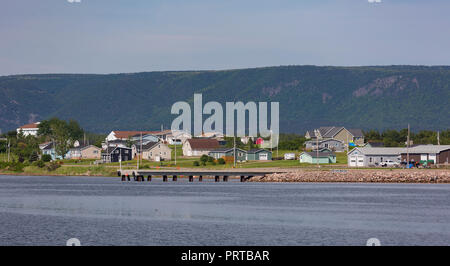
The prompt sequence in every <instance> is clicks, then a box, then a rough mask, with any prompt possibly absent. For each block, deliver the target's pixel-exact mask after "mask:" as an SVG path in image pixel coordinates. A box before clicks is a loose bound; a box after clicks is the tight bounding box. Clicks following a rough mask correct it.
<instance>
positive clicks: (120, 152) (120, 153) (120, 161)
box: [107, 149, 122, 173]
mask: <svg viewBox="0 0 450 266" xmlns="http://www.w3.org/2000/svg"><path fill="white" fill-rule="evenodd" d="M107 150H108V149H107ZM110 156H111V155H110ZM109 161H110V162H111V158H110V159H109ZM119 168H120V172H121V173H122V149H119Z"/></svg>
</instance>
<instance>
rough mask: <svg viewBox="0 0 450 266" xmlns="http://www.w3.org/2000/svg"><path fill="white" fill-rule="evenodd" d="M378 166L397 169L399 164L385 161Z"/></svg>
mask: <svg viewBox="0 0 450 266" xmlns="http://www.w3.org/2000/svg"><path fill="white" fill-rule="evenodd" d="M380 166H381V167H399V166H400V163H398V162H394V161H392V160H387V161H384V162H381V163H380Z"/></svg>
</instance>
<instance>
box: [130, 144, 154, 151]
mask: <svg viewBox="0 0 450 266" xmlns="http://www.w3.org/2000/svg"><path fill="white" fill-rule="evenodd" d="M158 144H159V142H147V143H145V144H142V150H143V151H146V150H149V149H152V148H153V147H155V146H156V145H158ZM134 146H136V150H137V151H138V152H140V150H141V145H140V144H135V145H134Z"/></svg>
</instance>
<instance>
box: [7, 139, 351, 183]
mask: <svg viewBox="0 0 450 266" xmlns="http://www.w3.org/2000/svg"><path fill="white" fill-rule="evenodd" d="M171 148H172V160H171V161H163V162H151V161H146V160H144V161H143V162H142V164H141V165H140V167H139V168H140V169H158V168H193V169H216V170H221V169H230V168H233V167H234V165H233V164H232V163H231V164H224V165H221V164H212V163H207V164H206V165H205V166H194V162H195V161H198V162H200V158H199V157H183V156H182V153H183V151H182V149H181V146H178V147H177V163H176V164H175V149H174V147H173V146H171ZM285 153H295V154H296V157H297V158H298V156H299V155H300V152H294V151H288V150H279V151H278V156H277V152H276V150H275V151H274V152H273V157H274V158H275V157H284V154H285ZM336 157H337V158H336V159H337V164H333V165H331V164H330V165H324V166H341V167H342V166H345V165H346V164H347V155H346V153H345V152H343V153H336ZM16 159H17V158H16ZM6 160H7V156H6V154H0V161H6ZM94 161H95V160H62V166H61V167H60V168H58V169H56V170H55V171H51V172H49V171H48V170H47V168H46V167H45V168H38V167H36V166H27V167H25V168H24V172H23V173H22V174H30V175H31V174H33V175H68V176H78V175H93V176H97V175H98V176H116V170H117V169H118V168H119V163H109V164H101V165H94ZM308 167H309V168H311V167H315V165H310V164H300V163H299V162H298V159H296V160H274V161H249V162H244V163H237V165H236V168H308ZM122 168H123V169H136V168H137V161H136V160H132V161H127V162H122ZM3 173H6V172H5V171H3Z"/></svg>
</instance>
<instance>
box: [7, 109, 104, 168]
mask: <svg viewBox="0 0 450 266" xmlns="http://www.w3.org/2000/svg"><path fill="white" fill-rule="evenodd" d="M38 128H39V130H38V133H37V136H31V135H29V136H25V135H24V134H23V133H22V132H17V131H9V132H7V133H5V134H3V135H1V136H0V137H1V138H3V139H4V140H3V141H0V153H6V152H8V144H9V145H10V151H11V154H12V155H15V157H17V158H18V161H19V162H24V161H25V160H28V161H29V162H33V161H37V160H38V159H39V153H40V149H39V144H41V143H45V142H53V143H54V145H55V147H54V148H55V153H56V154H57V155H59V156H61V157H62V158H64V157H65V155H66V154H67V152H69V150H70V149H71V148H72V147H73V145H74V143H75V141H79V142H80V144H82V142H83V140H85V139H87V141H88V142H90V144H92V145H95V146H98V147H101V142H102V141H103V140H104V138H105V135H101V134H94V133H89V132H85V131H84V129H83V128H82V127H81V126H80V125H79V123H78V122H77V121H75V120H68V121H65V120H61V119H58V118H51V119H49V120H44V121H42V122H41V123H40V124H39V126H38Z"/></svg>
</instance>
